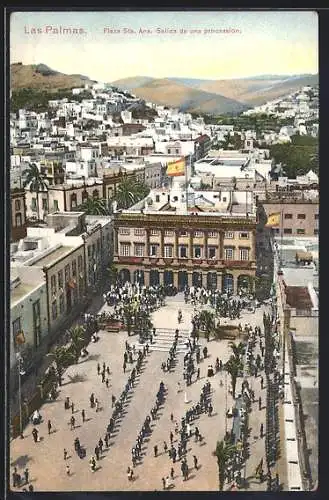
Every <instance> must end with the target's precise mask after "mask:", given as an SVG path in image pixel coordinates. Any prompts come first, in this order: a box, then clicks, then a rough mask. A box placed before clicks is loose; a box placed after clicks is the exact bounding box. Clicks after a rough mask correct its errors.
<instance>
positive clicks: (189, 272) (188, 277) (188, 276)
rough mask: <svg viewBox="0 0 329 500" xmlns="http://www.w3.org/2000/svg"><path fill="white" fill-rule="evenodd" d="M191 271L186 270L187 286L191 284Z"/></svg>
mask: <svg viewBox="0 0 329 500" xmlns="http://www.w3.org/2000/svg"><path fill="white" fill-rule="evenodd" d="M192 274H193V271H187V286H192Z"/></svg>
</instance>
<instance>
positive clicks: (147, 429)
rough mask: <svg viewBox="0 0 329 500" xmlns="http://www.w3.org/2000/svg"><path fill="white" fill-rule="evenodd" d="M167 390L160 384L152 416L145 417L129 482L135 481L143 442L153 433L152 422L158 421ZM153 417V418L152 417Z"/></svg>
mask: <svg viewBox="0 0 329 500" xmlns="http://www.w3.org/2000/svg"><path fill="white" fill-rule="evenodd" d="M166 392H167V390H166V388H165V385H164V383H163V382H162V381H161V382H160V385H159V390H158V392H157V395H156V400H155V404H154V406H153V407H152V409H151V411H150V414H148V415H147V416H146V417H145V420H144V423H143V426H142V428H141V430H140V432H139V434H138V436H137V438H136V442H135V445H134V446H133V448H132V449H131V461H132V467H128V471H127V474H128V479H129V480H132V479H133V473H134V472H133V471H134V469H133V468H134V467H136V465H137V461H140V460H141V458H142V457H141V454H142V444H143V441H144V439H145V437H147V436H149V435H150V434H151V432H152V430H151V425H150V424H151V419H152V420H155V419H156V415H157V412H158V410H159V408H160V407H161V406H162V405H163V403H164V401H165V396H166ZM150 415H151V416H150ZM157 454H158V447H157V446H156V445H155V446H154V456H155V457H156V456H157Z"/></svg>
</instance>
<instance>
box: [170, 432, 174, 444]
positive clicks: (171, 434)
mask: <svg viewBox="0 0 329 500" xmlns="http://www.w3.org/2000/svg"><path fill="white" fill-rule="evenodd" d="M169 437H170V443H171V444H172V443H173V440H174V435H173V433H172V431H171V432H170V435H169Z"/></svg>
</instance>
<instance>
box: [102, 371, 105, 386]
mask: <svg viewBox="0 0 329 500" xmlns="http://www.w3.org/2000/svg"><path fill="white" fill-rule="evenodd" d="M104 382H105V372H102V384H104Z"/></svg>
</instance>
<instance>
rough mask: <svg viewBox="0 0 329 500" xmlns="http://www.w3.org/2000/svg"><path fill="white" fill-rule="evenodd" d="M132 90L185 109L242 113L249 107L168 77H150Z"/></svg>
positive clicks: (139, 95)
mask: <svg viewBox="0 0 329 500" xmlns="http://www.w3.org/2000/svg"><path fill="white" fill-rule="evenodd" d="M113 85H116V86H118V87H119V83H118V82H113ZM121 88H122V87H121ZM130 90H131V92H133V93H134V94H135V95H137V96H138V97H141V98H142V99H144V100H145V101H151V102H155V103H157V104H163V105H167V106H171V107H174V108H179V109H181V110H184V111H195V112H197V111H198V112H204V113H216V114H226V113H240V112H241V111H244V110H246V109H247V108H248V106H246V105H245V104H243V103H241V102H238V101H236V100H234V99H230V98H227V97H224V96H222V95H219V94H213V93H210V92H204V91H203V90H199V89H194V88H191V87H188V86H186V85H183V84H180V83H177V82H174V81H172V80H169V79H166V78H162V79H150V80H149V81H146V82H145V83H144V84H143V85H142V86H138V87H135V88H130Z"/></svg>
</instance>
